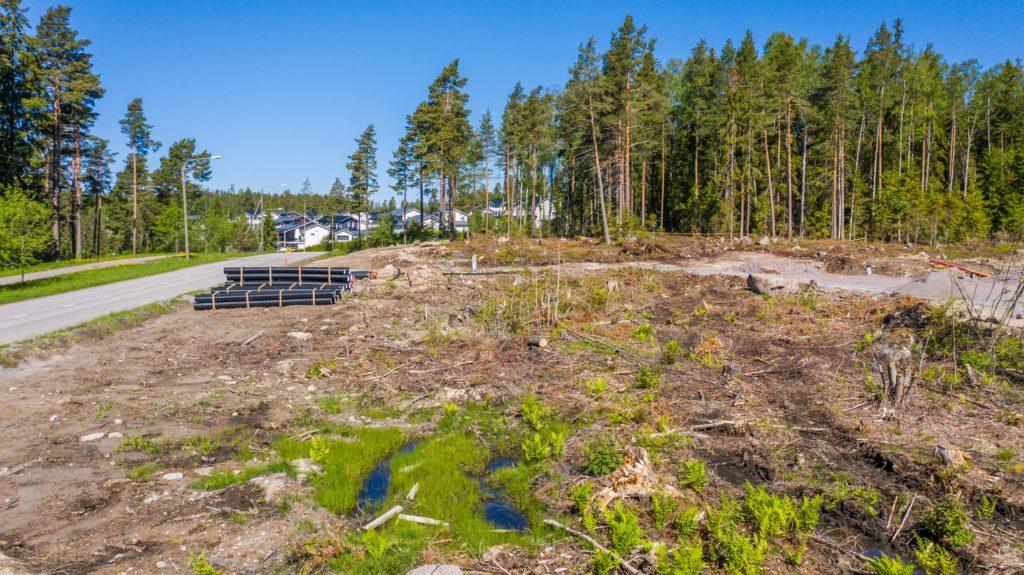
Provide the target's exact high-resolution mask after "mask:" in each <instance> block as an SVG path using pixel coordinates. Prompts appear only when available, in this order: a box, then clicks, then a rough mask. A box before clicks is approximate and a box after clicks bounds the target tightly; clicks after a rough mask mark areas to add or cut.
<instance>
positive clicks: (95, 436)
mask: <svg viewBox="0 0 1024 575" xmlns="http://www.w3.org/2000/svg"><path fill="white" fill-rule="evenodd" d="M105 435H106V433H104V432H102V431H97V432H96V433H89V434H87V435H83V436H82V437H79V438H78V441H81V442H82V443H89V442H90V441H96V440H97V439H103V436H105Z"/></svg>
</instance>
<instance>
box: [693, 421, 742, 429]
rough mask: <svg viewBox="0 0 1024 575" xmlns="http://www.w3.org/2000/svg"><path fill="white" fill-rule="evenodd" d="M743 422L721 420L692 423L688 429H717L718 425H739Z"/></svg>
mask: <svg viewBox="0 0 1024 575" xmlns="http://www.w3.org/2000/svg"><path fill="white" fill-rule="evenodd" d="M743 424H744V422H742V421H736V420H722V421H712V422H711V423H702V424H700V425H693V426H691V427H690V431H700V430H703V429H717V428H719V427H733V428H736V427H740V426H741V425H743Z"/></svg>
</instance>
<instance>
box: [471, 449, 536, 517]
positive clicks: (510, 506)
mask: <svg viewBox="0 0 1024 575" xmlns="http://www.w3.org/2000/svg"><path fill="white" fill-rule="evenodd" d="M516 465H519V462H518V461H517V460H516V459H514V458H512V457H499V458H498V459H495V460H494V461H492V462H491V463H490V464H488V465H487V474H488V475H490V474H491V473H494V472H495V471H498V470H500V469H505V468H508V467H515V466H516ZM477 483H479V484H480V498H481V500H482V501H483V504H484V519H486V520H487V522H488V523H490V524H491V525H493V526H494V527H495V529H510V530H513V531H523V530H525V529H526V528H527V527H529V525H530V523H529V521H528V520H527V519H526V516H525V515H523V512H522V511H520V510H519V508H518V507H516V505H515V503H513V502H512V499H511V498H510V497H508V495H507V494H506V493H504V492H502V491H501V490H500V489H497V488H494V487H491V486H489V485H487V483H486V482H485V481H484V478H483V477H478V478H477Z"/></svg>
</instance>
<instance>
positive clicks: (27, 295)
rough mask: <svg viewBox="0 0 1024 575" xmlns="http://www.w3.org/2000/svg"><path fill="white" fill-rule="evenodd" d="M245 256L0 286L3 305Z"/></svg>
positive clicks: (171, 261)
mask: <svg viewBox="0 0 1024 575" xmlns="http://www.w3.org/2000/svg"><path fill="white" fill-rule="evenodd" d="M243 255H246V254H238V253H225V254H221V253H217V254H196V255H194V256H192V258H191V259H188V260H186V259H185V258H184V257H181V256H171V257H167V258H163V259H159V260H156V261H151V262H145V263H141V264H126V265H123V266H112V267H108V268H100V269H94V270H86V271H81V272H75V273H71V274H65V275H61V276H54V277H51V278H42V279H37V280H31V281H27V282H25V283H18V284H11V285H5V286H0V304H5V303H12V302H16V301H24V300H27V299H32V298H37V297H44V296H49V295H55V294H59V293H64V292H67V291H72V290H77V289H83V288H88V287H94V286H99V285H104V284H109V283H113V282H119V281H124V280H130V279H135V278H141V277H146V276H151V275H155V274H161V273H165V272H170V271H174V270H179V269H182V268H186V267H191V266H196V265H200V264H208V263H212V262H219V261H223V260H226V259H230V258H236V257H240V256H243Z"/></svg>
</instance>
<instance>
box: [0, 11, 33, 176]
mask: <svg viewBox="0 0 1024 575" xmlns="http://www.w3.org/2000/svg"><path fill="white" fill-rule="evenodd" d="M27 28H28V19H27V18H26V17H25V8H22V7H21V0H0V188H3V187H6V186H14V185H17V186H20V187H21V188H23V189H28V187H29V186H28V184H29V183H30V181H31V180H32V178H31V172H30V169H31V165H30V162H31V160H32V138H31V136H32V135H33V134H34V131H35V126H34V121H33V120H34V117H33V116H32V115H31V114H30V113H29V110H28V109H26V106H25V103H26V101H28V100H30V99H31V98H32V97H33V96H35V93H36V87H37V85H35V84H33V82H32V78H31V76H30V75H29V71H30V65H31V63H32V62H31V54H30V52H29V49H30V47H29V36H28V34H27V32H26V30H27Z"/></svg>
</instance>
